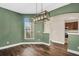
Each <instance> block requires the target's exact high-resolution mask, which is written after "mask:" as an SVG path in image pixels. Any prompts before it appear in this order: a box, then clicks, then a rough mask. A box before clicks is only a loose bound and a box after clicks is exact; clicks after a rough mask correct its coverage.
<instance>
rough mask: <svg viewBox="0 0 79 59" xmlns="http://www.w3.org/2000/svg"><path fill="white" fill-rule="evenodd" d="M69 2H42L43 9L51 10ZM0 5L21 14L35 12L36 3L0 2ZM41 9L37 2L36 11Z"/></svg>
mask: <svg viewBox="0 0 79 59" xmlns="http://www.w3.org/2000/svg"><path fill="white" fill-rule="evenodd" d="M67 4H69V3H42V5H43V6H42V7H43V10H47V11H51V10H54V9H56V8H59V7H62V6H64V5H67ZM0 7H3V8H6V9H8V10H11V11H14V12H18V13H21V14H35V13H36V3H0ZM40 11H41V3H37V13H39V12H40Z"/></svg>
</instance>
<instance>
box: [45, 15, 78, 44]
mask: <svg viewBox="0 0 79 59" xmlns="http://www.w3.org/2000/svg"><path fill="white" fill-rule="evenodd" d="M76 20H78V21H79V13H68V14H62V15H59V16H54V17H51V18H50V21H47V22H46V23H45V27H44V31H45V32H46V33H50V36H49V37H50V40H51V41H53V42H56V43H61V44H64V42H65V21H76ZM78 28H79V24H78ZM78 30H79V29H78Z"/></svg>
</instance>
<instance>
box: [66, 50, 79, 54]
mask: <svg viewBox="0 0 79 59" xmlns="http://www.w3.org/2000/svg"><path fill="white" fill-rule="evenodd" d="M67 51H68V52H70V53H74V54H77V55H79V51H74V50H71V49H68V50H67Z"/></svg>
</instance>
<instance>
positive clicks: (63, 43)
mask: <svg viewBox="0 0 79 59" xmlns="http://www.w3.org/2000/svg"><path fill="white" fill-rule="evenodd" d="M51 41H52V42H55V43H59V44H64V42H59V41H54V40H51Z"/></svg>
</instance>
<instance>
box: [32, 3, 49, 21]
mask: <svg viewBox="0 0 79 59" xmlns="http://www.w3.org/2000/svg"><path fill="white" fill-rule="evenodd" d="M32 19H33V21H34V22H35V21H47V20H49V13H48V11H47V10H44V11H43V4H42V3H41V12H40V13H37V3H36V15H35V16H34V17H32Z"/></svg>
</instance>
